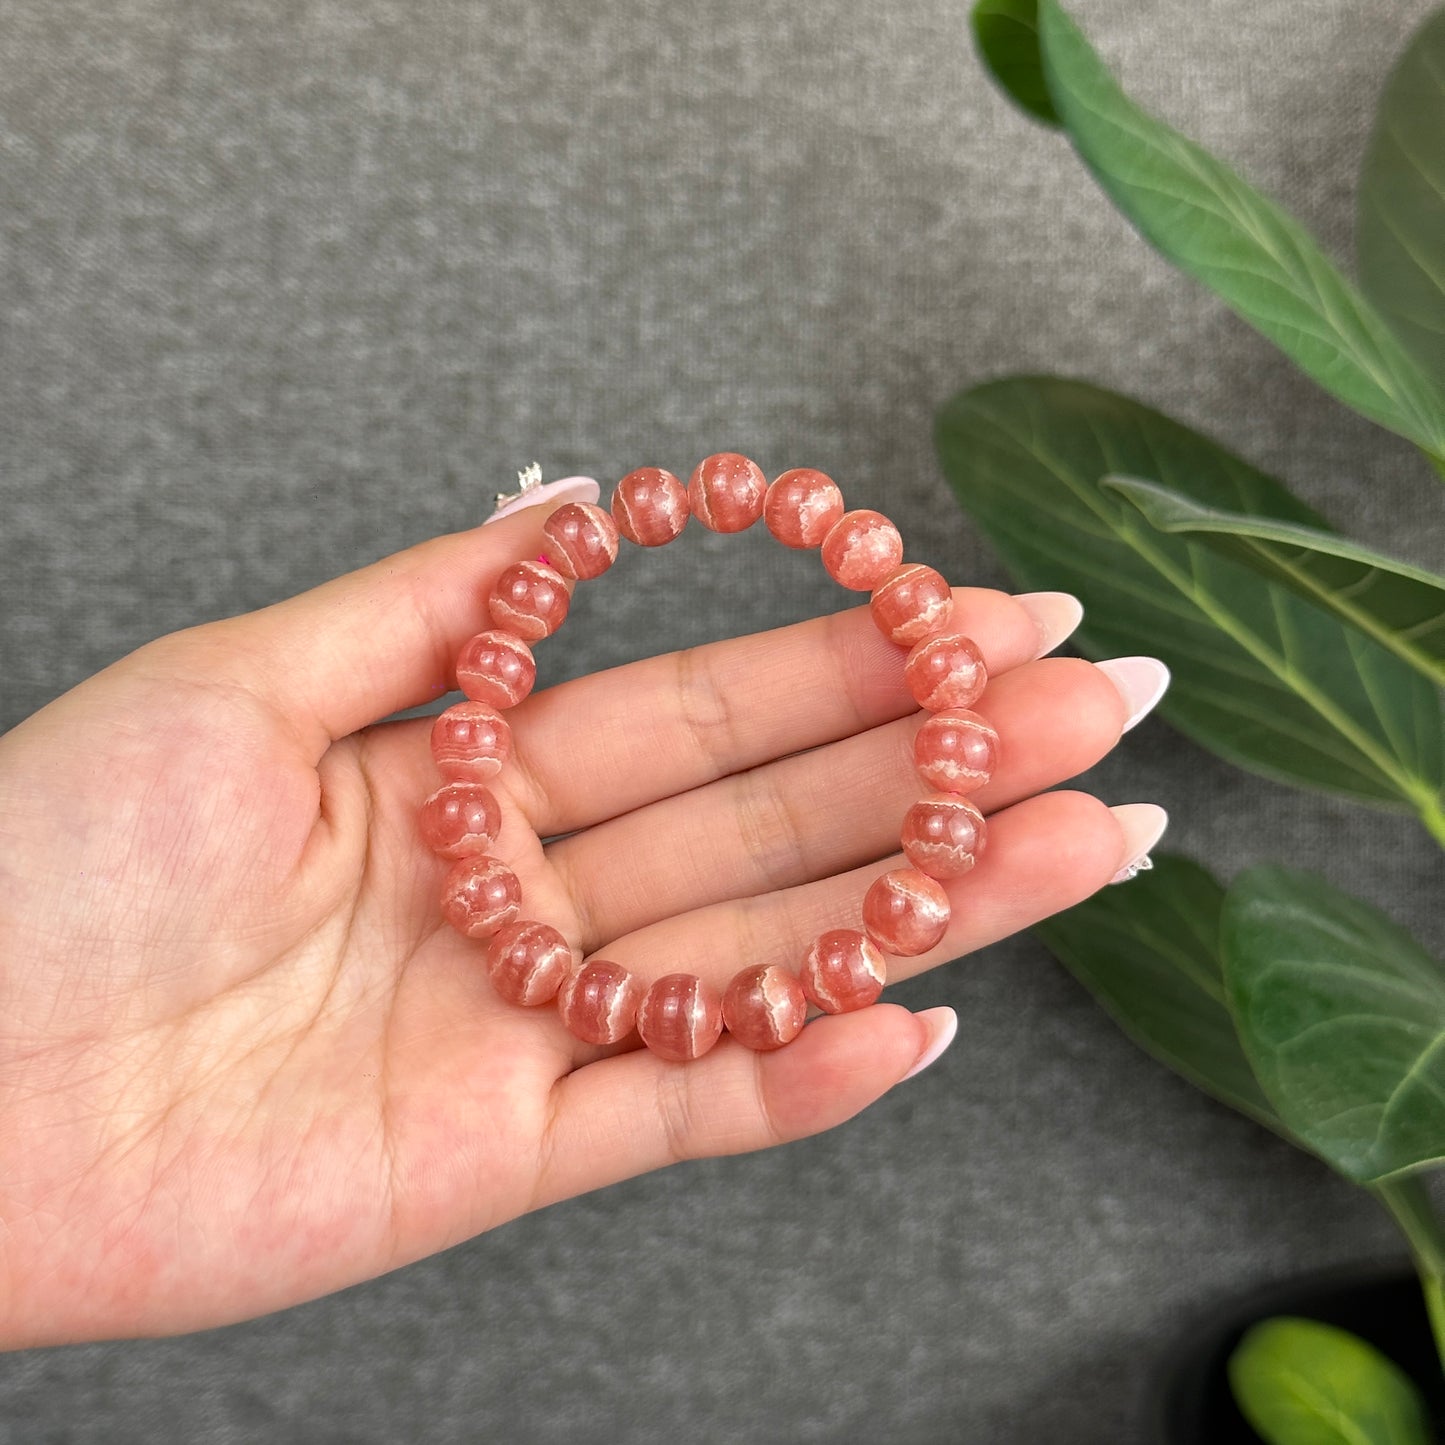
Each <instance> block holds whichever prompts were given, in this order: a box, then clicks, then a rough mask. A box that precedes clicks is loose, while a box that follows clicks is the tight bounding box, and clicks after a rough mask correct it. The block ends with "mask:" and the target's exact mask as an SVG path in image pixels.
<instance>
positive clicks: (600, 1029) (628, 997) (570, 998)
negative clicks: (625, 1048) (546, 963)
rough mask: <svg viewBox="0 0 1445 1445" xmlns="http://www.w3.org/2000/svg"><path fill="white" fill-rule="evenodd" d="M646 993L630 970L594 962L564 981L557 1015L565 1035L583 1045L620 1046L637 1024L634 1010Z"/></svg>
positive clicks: (598, 960) (605, 961) (600, 960)
mask: <svg viewBox="0 0 1445 1445" xmlns="http://www.w3.org/2000/svg"><path fill="white" fill-rule="evenodd" d="M645 991H646V990H645V989H644V987H643V983H642V980H641V979H640V978H638V976H637V975H636V974H635V973H633V972H632V971H631V970H630V969H626V968H623V966H622V965H621V964H620V963H613V962H612V960H611V959H607V958H594V959H592V960H591V962H590V963H584V964H583V965H582V967H581V968H579V969H577V970H576V972H575V973H571V974H569V975H568V976H567V978H566V979H565V980H564V981H563V983H562V987H561V988H560V989H559V990H558V991H557V1012H558V1014H559V1015H560V1017H561V1019H562V1023H563V1024H564V1025H565V1027H566V1028H567V1031H568V1032H569V1033H571V1034H572V1036H573V1037H574V1038H579V1039H581V1040H582V1042H583V1043H587V1044H616V1043H621V1041H622V1040H623V1039H625V1038H626V1037H627V1035H628V1034H630V1033H631V1032H632V1028H633V1025H634V1024H635V1023H636V1022H637V1006H638V1004H640V1003H641V1002H642V995H643V993H644V992H645Z"/></svg>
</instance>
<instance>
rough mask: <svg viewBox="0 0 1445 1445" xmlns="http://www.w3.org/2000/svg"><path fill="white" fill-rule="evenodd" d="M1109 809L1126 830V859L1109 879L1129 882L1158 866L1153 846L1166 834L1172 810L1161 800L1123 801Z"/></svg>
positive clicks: (1117, 881)
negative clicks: (1159, 801)
mask: <svg viewBox="0 0 1445 1445" xmlns="http://www.w3.org/2000/svg"><path fill="white" fill-rule="evenodd" d="M1109 811H1110V812H1111V813H1112V814H1113V815H1114V816H1115V817H1116V818H1117V819H1118V820H1119V826H1120V827H1121V828H1122V829H1123V830H1124V852H1123V855H1122V856H1123V860H1124V861H1123V862H1122V863H1121V864H1120V865H1119V871H1118V872H1117V873H1116V874H1114V876H1113V877H1112V878H1111V879H1109V882H1110V883H1127V882H1128V881H1129V880H1130V879H1131V878H1133V877H1134V876H1135V875H1136V874H1138V873H1143V872H1144V871H1145V870H1146V869H1149V868H1152V867H1153V866H1154V864H1153V863H1152V862H1150V860H1149V850H1150V849H1151V848H1152V847H1153V846H1154V845H1155V844H1156V843H1157V842H1158V841H1159V840H1160V839H1161V838H1162V837H1163V836H1164V830H1165V829H1166V828H1167V827H1168V826H1169V814H1168V813H1166V812H1165V811H1164V809H1163V808H1161V807H1160V806H1159V804H1158V803H1120V804H1119V805H1118V806H1117V807H1113V808H1110V809H1109Z"/></svg>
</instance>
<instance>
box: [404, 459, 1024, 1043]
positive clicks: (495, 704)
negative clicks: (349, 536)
mask: <svg viewBox="0 0 1445 1445" xmlns="http://www.w3.org/2000/svg"><path fill="white" fill-rule="evenodd" d="M540 480H541V475H540V471H539V469H537V468H536V467H535V466H534V467H532V468H529V469H528V471H527V472H524V473H522V474H521V481H522V484H523V490H524V491H526V490H527V489H528V488H529V487H532V486H535V485H537V484H539V483H540ZM508 500H512V498H506V497H499V498H498V503H499V505H500V504H501V503H502V502H504V501H508ZM689 516H695V517H696V518H697V519H698V520H699V521H700V522H701V523H702V524H703V525H704V526H705V527H708V528H709V529H711V530H712V531H714V532H741V531H744V530H746V529H747V528H748V527H751V526H752V525H753V523H754V522H756V521H757V520H758V518H759V517H760V516H761V517H762V518H763V519H764V521H765V523H766V525H767V528H768V531H769V532H771V533H772V535H773V536H774V537H776V538H777V539H778V541H780V542H782V543H783V544H784V546H787V547H793V548H797V549H811V548H815V547H816V548H819V549H820V551H821V556H822V560H823V566H824V567H825V568H826V569H827V571H828V573H829V575H830V576H831V577H833V579H834V580H835V581H837V582H839V583H841V584H842V585H843V586H844V587H847V588H849V589H851V590H853V591H859V592H862V591H867V592H869V593H871V598H870V603H869V607H870V611H871V613H872V616H873V620H874V623H875V624H876V625H877V627H878V629H879V631H881V632H882V633H883V635H884V636H885V637H887V638H888V639H889V640H890V641H891V642H894V643H896V644H898V645H899V646H900V647H905V648H908V649H909V651H908V654H907V657H906V658H905V660H904V664H903V675H904V678H905V680H906V681H907V683H908V687H909V690H910V691H911V692H912V694H913V696H914V697H915V698H916V699H917V701H918V703H919V705H920V707H922V708H924V709H926V710H927V711H928V712H930V713H931V714H932V716H931V717H930V718H929V719H928V720H927V721H926V722H925V723H924V724H923V726H922V727H921V728H920V729H919V731H918V734H917V736H916V738H915V740H914V761H915V764H916V766H917V768H918V772H919V775H920V777H921V778H922V779H923V781H924V782H925V783H926V784H928V785H929V787H930V788H931V789H932V790H933V791H932V792H931V793H930V794H929V795H928V796H927V797H925V798H923V799H921V800H920V801H919V802H916V803H914V804H913V806H912V807H911V808H909V810H908V812H907V814H906V815H905V817H904V819H903V827H902V833H901V840H900V841H901V843H902V848H903V853H904V856H905V857H906V858H907V860H908V862H909V863H910V864H911V865H912V866H911V867H907V868H895V869H892V870H890V871H888V872H886V873H884V874H883V875H882V876H881V877H880V878H878V879H876V880H875V881H874V883H873V884H872V886H871V887H870V888H869V889H868V890H867V892H866V893H865V894H864V897H863V907H862V920H861V921H862V925H863V926H862V928H861V929H859V928H832V929H828V930H827V931H826V932H824V933H822V934H820V935H819V936H818V937H817V938H816V939H815V940H814V941H813V943H812V945H811V947H809V949H808V950H807V952H806V953H805V954H804V956H803V958H802V960H801V963H800V964H799V967H798V971H797V972H796V973H793V972H790V971H789V970H787V969H784V968H780V967H778V966H776V965H772V964H768V965H761V966H754V967H748V968H744V969H743V970H742V971H741V972H739V973H738V974H737V975H736V977H734V978H733V980H732V981H731V982H730V983H729V984H728V986H727V988H726V990H724V991H723V992H721V993H719V992H718V990H717V989H715V988H714V987H712V986H711V985H710V984H708V983H707V982H705V981H704V980H703V979H702V978H700V977H698V976H697V975H696V974H691V973H670V974H667V975H666V976H665V977H662V978H659V979H658V980H657V981H656V982H655V983H653V984H652V985H651V986H650V987H649V986H648V985H646V984H645V983H644V982H643V980H642V979H640V978H639V977H638V976H637V975H636V974H634V973H632V972H631V971H630V970H629V969H626V968H624V967H622V965H620V964H618V963H614V962H612V961H611V960H609V959H605V958H600V957H593V958H590V959H582V960H579V959H578V958H577V957H576V955H575V953H574V950H573V949H572V947H571V946H570V945H569V944H568V942H567V940H566V939H565V938H564V937H563V936H562V934H561V933H560V932H559V931H558V930H557V929H555V928H553V927H552V926H551V925H550V924H547V923H542V922H538V921H536V920H533V919H528V918H524V917H523V916H522V887H521V883H520V881H519V880H518V878H517V875H516V874H515V873H514V872H513V871H512V870H511V869H510V868H508V867H507V865H506V864H505V863H503V862H502V861H501V859H499V858H495V857H492V856H491V855H490V854H489V853H488V852H487V850H488V849H489V848H490V847H491V846H492V844H493V843H494V842H495V841H496V837H497V834H498V832H499V830H500V826H501V810H500V808H499V807H498V804H497V800H496V798H495V797H494V796H493V794H492V793H491V791H490V790H489V789H488V787H487V786H486V784H487V783H488V782H489V781H490V780H491V779H493V778H494V777H496V775H497V774H498V773H500V771H501V769H502V766H503V764H504V763H505V762H506V760H507V757H508V755H509V753H510V751H511V729H510V726H509V724H508V723H507V720H506V718H505V717H504V716H503V710H504V709H506V708H510V707H515V706H516V705H517V703H519V702H521V701H522V699H523V698H525V697H526V696H527V695H528V693H530V692H531V690H532V686H533V683H534V682H535V680H536V675H537V666H536V661H535V659H534V657H533V655H532V650H531V646H530V644H532V643H534V642H538V641H540V640H541V639H542V638H544V637H547V636H549V635H550V634H551V633H553V632H555V631H556V630H557V628H558V627H559V626H561V624H562V622H563V620H564V619H565V618H566V616H567V612H568V608H569V606H570V604H571V594H570V590H569V585H568V584H569V583H573V582H577V581H583V580H588V579H591V578H594V577H600V576H601V575H602V573H604V572H605V571H606V570H607V569H608V568H609V567H610V566H611V565H612V564H613V562H614V561H616V559H617V552H618V536H619V534H621V536H623V537H625V538H627V540H628V541H630V542H633V543H635V544H637V545H638V546H640V547H659V546H662V545H663V544H665V543H667V542H670V541H672V540H673V538H675V537H677V536H679V535H680V534H681V533H682V531H683V529H684V528H685V527H686V525H687V522H688V518H689ZM543 532H544V534H545V536H546V538H547V543H548V553H547V555H546V556H543V557H539V558H537V559H536V560H535V561H528V560H522V561H518V562H514V563H513V564H512V565H511V566H510V567H508V568H506V569H505V570H504V571H503V572H502V574H501V576H500V577H498V579H497V582H496V585H495V587H494V588H493V589H492V592H491V595H490V597H489V598H488V604H487V605H488V610H489V612H490V615H491V619H492V622H493V624H494V626H493V627H492V628H491V629H490V630H488V631H485V632H481V633H478V634H477V635H476V636H475V637H473V638H472V639H471V640H470V641H469V642H467V643H466V645H465V646H464V647H463V648H462V650H461V652H460V654H459V655H458V657H457V665H456V678H457V686H458V687H459V688H460V689H461V691H462V692H463V693H464V694H465V695H466V697H467V701H466V702H462V703H458V704H457V705H456V706H454V707H449V708H448V709H447V710H446V711H445V712H443V713H442V714H441V715H440V716H439V717H438V718H437V720H436V722H435V724H434V726H433V728H432V734H431V748H432V756H433V757H434V758H435V760H436V764H437V768H438V770H439V772H440V773H441V776H442V777H443V779H444V780H445V781H444V783H443V785H442V786H441V787H440V788H439V789H438V790H437V791H436V792H435V793H433V794H432V795H431V797H429V798H428V799H427V800H426V802H425V803H423V804H422V808H421V832H422V836H423V837H424V838H425V840H426V842H427V844H428V845H429V846H430V847H431V848H432V849H433V850H434V851H435V852H436V853H437V854H439V855H440V856H441V857H443V858H447V859H451V860H454V862H453V866H452V868H451V870H450V872H449V873H448V874H447V877H446V880H445V882H444V883H443V885H442V912H443V914H444V915H445V917H446V919H447V921H448V922H449V923H450V924H451V926H452V927H453V928H455V929H456V930H457V931H458V932H459V933H462V934H464V935H465V936H466V937H468V938H476V939H486V940H487V954H486V964H487V971H488V973H489V975H490V977H491V980H492V985H493V987H494V988H495V989H496V991H497V993H498V994H499V995H500V996H501V997H502V998H504V999H506V1000H508V1001H509V1002H511V1003H514V1004H521V1005H524V1006H528V1007H536V1006H538V1005H542V1004H547V1003H550V1002H552V1001H553V1000H554V999H555V1000H556V1004H557V1008H558V1011H559V1013H560V1015H561V1018H562V1020H563V1022H564V1024H565V1025H566V1027H567V1028H568V1029H569V1030H570V1031H571V1033H572V1034H574V1035H575V1036H576V1037H577V1038H579V1039H582V1040H584V1041H585V1042H587V1043H591V1044H615V1043H620V1042H621V1041H622V1040H623V1039H625V1038H626V1037H627V1036H628V1035H629V1034H630V1033H631V1032H632V1030H633V1029H634V1027H635V1028H636V1030H637V1032H638V1034H639V1035H640V1037H641V1039H642V1042H643V1043H644V1044H645V1045H646V1046H647V1047H648V1048H649V1049H651V1050H652V1051H653V1052H654V1053H655V1054H657V1055H659V1056H660V1057H662V1058H664V1059H668V1060H671V1061H674V1062H683V1061H685V1060H688V1059H694V1058H697V1057H699V1056H700V1055H702V1054H704V1053H706V1052H707V1051H708V1050H709V1049H710V1048H712V1046H713V1045H714V1044H716V1043H717V1041H718V1039H719V1038H720V1037H721V1035H722V1032H723V1030H724V1028H726V1030H727V1032H728V1033H730V1034H732V1035H733V1037H734V1038H736V1039H737V1040H738V1041H739V1042H740V1043H742V1044H744V1045H746V1046H747V1047H748V1048H750V1049H757V1050H767V1049H775V1048H779V1047H781V1046H782V1045H784V1044H786V1043H788V1042H790V1041H791V1040H792V1039H794V1038H796V1037H797V1035H798V1033H799V1032H800V1031H801V1030H802V1028H803V1024H804V1022H805V1020H806V1018H807V1013H808V1006H809V1004H812V1005H814V1006H816V1007H817V1008H819V1009H821V1010H822V1011H823V1012H825V1013H845V1012H848V1011H850V1010H853V1009H860V1008H865V1007H867V1006H868V1005H869V1004H871V1003H873V1002H874V1000H876V999H877V997H878V995H879V994H880V993H881V992H882V991H883V986H884V983H885V982H886V977H887V967H886V960H885V955H886V954H893V955H896V956H898V957H915V956H917V955H918V954H922V953H927V952H928V950H929V949H931V948H933V947H935V946H936V945H937V944H938V942H939V941H940V940H941V939H942V937H943V935H944V933H945V931H946V930H947V928H948V923H949V917H950V908H949V902H948V895H947V894H946V893H945V892H944V889H943V887H942V886H941V884H940V883H939V881H938V880H939V879H944V878H955V877H958V876H960V875H961V874H964V873H966V872H968V871H969V869H971V868H972V867H973V866H974V863H975V862H976V861H977V859H978V857H979V855H980V853H981V852H982V850H983V845H984V838H985V826H984V820H983V815H982V814H981V813H980V812H979V810H978V809H977V808H976V807H975V806H974V805H973V804H972V803H970V802H969V801H968V800H967V798H966V797H964V796H963V795H964V794H966V793H970V792H973V791H974V790H975V789H976V788H979V787H982V786H983V784H984V783H985V782H987V781H988V778H989V776H990V775H991V773H992V772H993V769H994V767H995V766H996V764H997V760H998V734H997V733H996V732H995V731H994V729H993V728H992V727H990V726H989V724H988V723H987V722H985V721H984V719H983V718H981V717H979V716H978V715H977V714H976V713H973V712H970V711H969V710H968V709H969V707H970V706H971V705H972V704H973V703H974V702H975V701H976V700H977V699H978V696H979V694H980V693H981V692H982V691H983V688H984V684H985V682H986V681H987V674H986V672H985V670H984V664H983V658H982V656H981V655H980V653H979V650H978V648H977V646H976V645H975V644H974V643H973V641H972V640H971V639H970V638H967V637H965V636H964V635H963V634H962V633H959V632H953V631H950V630H948V624H949V620H950V614H951V613H952V611H953V594H952V591H951V589H950V588H949V585H948V583H947V582H946V581H945V580H944V578H943V576H942V575H941V574H940V573H938V572H936V571H935V570H934V569H933V568H932V567H925V566H922V565H920V564H918V563H911V564H905V563H904V562H903V539H902V538H901V537H900V536H899V533H898V529H897V528H896V527H895V526H894V525H893V523H892V522H890V521H889V520H888V518H887V517H885V516H883V515H882V513H880V512H874V511H867V510H859V511H852V512H846V511H844V507H843V494H842V492H841V491H839V489H838V487H837V486H836V485H835V484H834V483H833V481H832V480H831V479H830V478H828V477H827V476H825V475H824V474H823V473H822V472H818V471H813V470H811V469H809V468H797V469H795V470H792V471H787V472H784V473H783V474H782V475H781V476H780V477H778V478H777V480H776V481H774V482H773V483H772V485H771V486H769V485H768V483H767V480H766V478H765V477H764V475H763V473H762V471H761V470H760V469H759V468H758V467H757V465H756V464H754V463H753V462H751V461H749V460H748V459H747V458H746V457H742V456H738V455H737V454H736V453H733V452H721V453H719V454H717V455H716V456H711V457H708V458H707V459H706V460H705V461H702V462H700V463H699V464H698V466H697V467H696V468H695V469H694V471H693V473H692V476H691V478H690V480H689V482H688V485H687V486H686V487H684V486H683V484H682V483H681V482H680V481H679V480H678V478H677V477H676V476H674V475H673V474H672V473H671V472H667V471H663V470H661V469H660V468H658V467H642V468H639V469H638V470H637V471H633V472H629V473H628V474H627V476H625V477H623V479H622V480H621V481H620V482H619V483H618V484H617V488H616V490H615V491H614V492H613V495H612V508H611V512H610V514H609V513H608V512H607V511H606V510H604V509H603V508H601V507H598V506H593V505H591V504H589V503H585V502H568V503H566V504H564V505H563V506H561V507H558V508H557V509H556V511H554V512H553V513H552V514H551V515H550V516H549V517H548V518H547V521H546V522H545V524H544V525H543Z"/></svg>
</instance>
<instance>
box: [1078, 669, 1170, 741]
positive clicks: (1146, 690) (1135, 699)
mask: <svg viewBox="0 0 1445 1445" xmlns="http://www.w3.org/2000/svg"><path fill="white" fill-rule="evenodd" d="M1094 666H1095V667H1097V668H1098V669H1099V671H1100V672H1102V673H1103V674H1104V676H1105V677H1107V678H1108V679H1109V681H1110V682H1112V683H1113V684H1114V686H1115V687H1117V688H1118V689H1119V696H1120V697H1122V698H1123V699H1124V706H1125V708H1126V709H1127V710H1128V713H1129V715H1128V717H1126V718H1125V719H1124V731H1125V732H1128V731H1129V729H1130V728H1131V727H1133V726H1134V724H1135V723H1137V722H1141V721H1143V719H1144V718H1146V717H1148V716H1149V713H1150V712H1151V711H1152V710H1153V708H1154V705H1155V704H1156V703H1157V702H1158V701H1159V699H1160V698H1161V697H1163V696H1164V689H1165V688H1167V687H1168V686H1169V669H1168V668H1167V667H1165V666H1164V664H1163V663H1162V662H1160V661H1159V659H1158V658H1157V657H1111V658H1109V659H1108V661H1107V662H1096V663H1095V664H1094Z"/></svg>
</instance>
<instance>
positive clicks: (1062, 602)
mask: <svg viewBox="0 0 1445 1445" xmlns="http://www.w3.org/2000/svg"><path fill="white" fill-rule="evenodd" d="M1014 601H1015V602H1017V603H1018V605H1019V606H1020V607H1022V608H1023V610H1024V611H1025V612H1027V613H1028V615H1029V616H1030V617H1032V618H1033V620H1034V624H1035V625H1036V626H1037V627H1038V629H1039V650H1038V651H1037V652H1036V653H1034V656H1035V657H1042V656H1043V655H1044V654H1045V653H1046V652H1052V651H1053V650H1054V648H1056V647H1057V646H1058V645H1059V643H1061V642H1062V641H1063V640H1064V639H1065V638H1066V637H1069V636H1071V635H1072V634H1073V631H1074V629H1075V628H1076V627H1077V626H1078V625H1079V623H1080V622H1081V621H1082V620H1083V617H1084V604H1083V603H1082V602H1080V601H1079V599H1078V598H1077V597H1074V596H1072V595H1071V594H1070V593H1068V592H1024V593H1022V594H1020V595H1019V596H1017V597H1015V598H1014Z"/></svg>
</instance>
